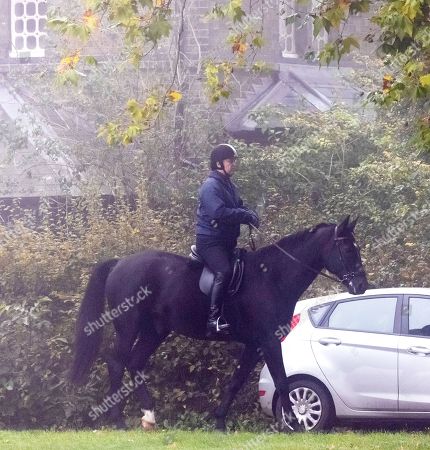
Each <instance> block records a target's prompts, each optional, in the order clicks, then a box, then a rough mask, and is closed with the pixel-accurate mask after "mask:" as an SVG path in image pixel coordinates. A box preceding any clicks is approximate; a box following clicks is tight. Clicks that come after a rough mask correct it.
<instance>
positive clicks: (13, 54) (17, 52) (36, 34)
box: [8, 0, 48, 60]
mask: <svg viewBox="0 0 430 450" xmlns="http://www.w3.org/2000/svg"><path fill="white" fill-rule="evenodd" d="M29 1H30V0H8V3H9V23H10V27H9V50H8V54H9V58H11V59H16V60H19V59H23V58H44V57H45V55H46V48H44V47H42V46H41V45H40V44H41V39H42V38H43V36H46V35H47V31H46V21H47V20H48V15H47V13H46V14H45V15H39V12H38V10H39V4H42V3H45V4H46V9H47V8H48V0H31V3H34V4H35V8H36V9H35V14H34V16H28V17H27V16H26V14H25V13H24V14H23V16H16V13H15V9H16V5H17V3H23V7H24V11H25V9H26V5H27V3H28V2H29ZM19 20H21V21H22V22H23V31H21V32H17V31H15V26H16V23H17V22H18V21H19ZM30 20H34V21H35V23H36V28H35V30H34V31H33V32H27V31H25V30H26V27H27V23H28V22H29V21H30ZM41 20H45V27H44V28H43V30H42V31H41V30H40V29H39V26H40V21H41ZM27 37H33V38H34V39H35V41H36V47H35V48H34V49H30V48H28V47H27ZM18 38H21V39H22V40H23V42H25V45H24V46H23V48H22V49H17V48H16V41H17V39H18Z"/></svg>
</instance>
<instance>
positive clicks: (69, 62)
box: [57, 51, 80, 73]
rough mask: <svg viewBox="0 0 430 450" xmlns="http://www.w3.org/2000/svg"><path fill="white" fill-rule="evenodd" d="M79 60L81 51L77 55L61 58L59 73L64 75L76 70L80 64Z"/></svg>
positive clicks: (58, 67)
mask: <svg viewBox="0 0 430 450" xmlns="http://www.w3.org/2000/svg"><path fill="white" fill-rule="evenodd" d="M79 59H80V52H79V51H76V52H75V53H72V54H71V55H68V56H65V57H64V58H61V60H60V64H59V65H58V66H57V72H58V73H64V72H66V71H68V70H71V69H74V68H75V67H76V66H77V64H78V62H79Z"/></svg>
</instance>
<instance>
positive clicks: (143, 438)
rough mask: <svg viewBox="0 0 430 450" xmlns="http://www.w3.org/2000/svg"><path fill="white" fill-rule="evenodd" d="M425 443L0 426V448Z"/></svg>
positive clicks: (327, 447) (332, 447)
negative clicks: (18, 428)
mask: <svg viewBox="0 0 430 450" xmlns="http://www.w3.org/2000/svg"><path fill="white" fill-rule="evenodd" d="M96 448H97V449H98V448H100V449H103V450H108V449H136V450H137V449H139V450H142V449H151V450H152V449H154V450H155V449H165V450H167V449H177V450H180V449H187V450H188V449H190V450H194V449H212V448H213V449H226V450H227V449H231V450H234V449H237V450H239V449H241V450H242V449H243V450H250V449H312V450H318V449H324V450H337V449H348V450H350V449H363V450H371V449H383V450H387V449H398V450H401V449H402V450H406V449H407V450H409V449H428V448H430V434H428V433H426V432H396V433H392V432H386V433H385V432H369V433H363V432H345V433H329V434H307V433H303V434H301V433H299V434H294V435H285V434H278V433H271V434H265V433H249V432H234V433H228V434H223V433H218V432H206V431H179V430H167V431H166V430H164V431H161V430H160V431H156V432H149V433H145V432H143V431H140V430H136V431H77V432H74V431H67V432H55V431H21V432H20V431H0V449H1V450H9V449H10V450H12V449H13V450H17V449H28V450H30V449H31V450H34V449H43V450H49V449H56V450H57V449H79V450H84V449H96Z"/></svg>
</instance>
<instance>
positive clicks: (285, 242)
mask: <svg viewBox="0 0 430 450" xmlns="http://www.w3.org/2000/svg"><path fill="white" fill-rule="evenodd" d="M329 226H334V224H332V223H325V222H322V223H319V224H318V225H314V226H313V227H309V228H305V229H304V230H301V231H297V232H296V233H293V234H289V235H287V236H284V237H283V238H281V239H280V240H279V241H278V242H277V244H278V245H279V246H280V247H282V248H294V247H296V246H297V245H299V244H301V243H302V242H303V241H304V240H305V239H306V238H308V237H310V236H311V235H313V234H314V233H315V232H316V231H318V230H320V229H321V228H325V227H329ZM269 247H272V246H271V245H268V246H267V247H261V248H260V249H259V250H263V249H265V248H269Z"/></svg>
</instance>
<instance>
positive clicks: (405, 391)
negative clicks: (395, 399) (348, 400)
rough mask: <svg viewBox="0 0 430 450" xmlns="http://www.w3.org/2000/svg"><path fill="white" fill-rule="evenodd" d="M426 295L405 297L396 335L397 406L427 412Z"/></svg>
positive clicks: (429, 326) (429, 312)
mask: <svg viewBox="0 0 430 450" xmlns="http://www.w3.org/2000/svg"><path fill="white" fill-rule="evenodd" d="M429 375H430V297H427V296H423V295H408V296H405V300H404V307H403V310H402V335H401V336H400V337H399V409H400V411H430V382H429Z"/></svg>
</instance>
